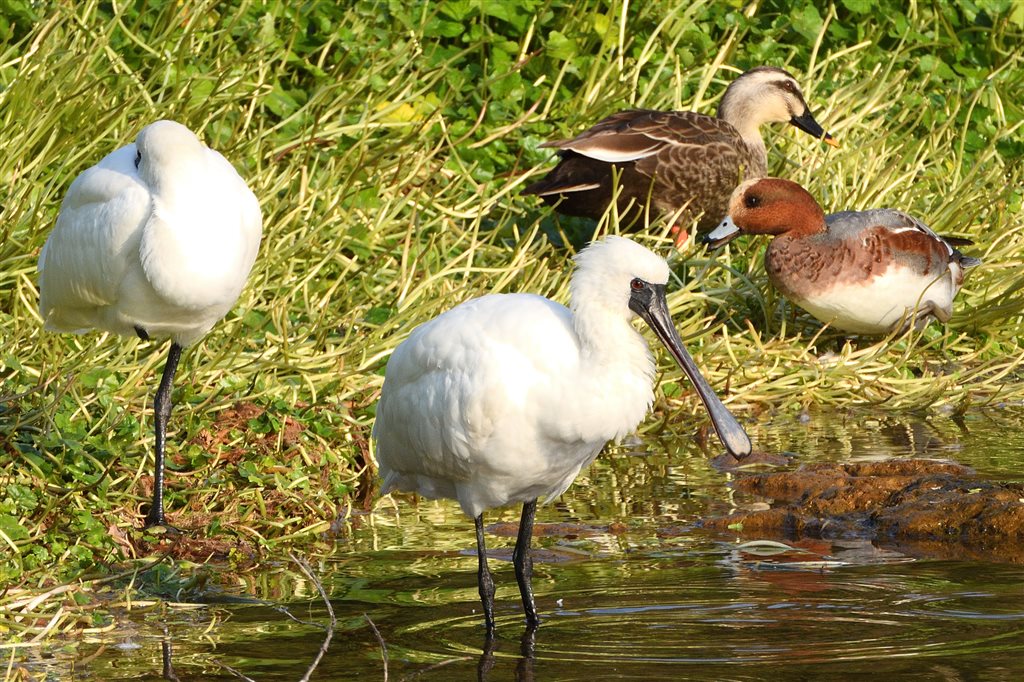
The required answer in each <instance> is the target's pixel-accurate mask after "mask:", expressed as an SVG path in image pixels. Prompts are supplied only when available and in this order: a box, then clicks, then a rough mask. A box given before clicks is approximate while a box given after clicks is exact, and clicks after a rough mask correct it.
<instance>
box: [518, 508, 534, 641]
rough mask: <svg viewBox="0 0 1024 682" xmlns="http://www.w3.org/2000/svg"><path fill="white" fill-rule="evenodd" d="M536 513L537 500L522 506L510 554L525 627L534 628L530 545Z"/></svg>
mask: <svg viewBox="0 0 1024 682" xmlns="http://www.w3.org/2000/svg"><path fill="white" fill-rule="evenodd" d="M536 511H537V500H536V499H533V500H531V501H529V502H527V503H525V504H524V505H523V515H522V517H520V519H519V534H518V536H517V537H516V548H515V550H513V552H512V564H513V565H514V566H515V568H516V582H518V583H519V594H520V595H522V598H523V610H524V611H525V612H526V625H527V627H530V628H536V627H537V625H539V624H540V618H539V617H538V616H537V607H536V605H534V601H533V583H532V581H533V556H532V555H531V554H530V544H531V542H532V541H533V516H534V514H535V513H536Z"/></svg>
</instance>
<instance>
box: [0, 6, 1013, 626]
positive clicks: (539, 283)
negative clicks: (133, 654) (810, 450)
mask: <svg viewBox="0 0 1024 682" xmlns="http://www.w3.org/2000/svg"><path fill="white" fill-rule="evenodd" d="M1022 34H1024V5H1022V4H1021V3H1020V2H1019V1H1016V0H976V1H974V2H970V1H968V0H962V1H961V2H956V3H917V4H912V5H911V6H910V9H907V8H906V7H905V6H904V3H897V2H894V1H892V2H890V1H886V2H882V3H876V2H872V3H868V2H863V1H861V0H841V1H840V2H839V3H837V4H831V5H825V4H821V3H807V2H796V3H782V2H755V3H753V4H744V3H741V2H725V3H720V2H701V1H697V2H692V3H690V2H685V3H682V2H681V3H675V4H674V5H673V4H672V3H636V2H633V3H631V2H627V1H625V0H610V1H602V0H522V1H521V2H517V3H509V2H501V1H498V0H447V1H439V2H418V3H414V2H399V1H398V0H391V1H385V0H380V1H371V0H356V1H355V2H351V3H341V4H338V5H335V4H333V3H284V2H235V1H229V2H199V3H155V4H153V5H152V6H146V7H145V9H144V10H140V9H136V8H134V7H131V6H127V5H123V4H113V5H110V4H106V3H96V2H86V3H55V2H26V1H19V0H0V128H2V130H3V134H2V135H0V177H2V178H3V180H4V186H5V187H6V188H7V191H6V192H5V193H4V194H3V195H2V197H0V477H2V484H0V547H2V550H0V585H3V586H6V589H5V590H2V591H0V633H3V639H4V640H7V641H27V640H29V639H31V638H33V637H36V636H37V635H39V634H40V633H42V632H50V633H59V632H65V633H66V632H73V631H87V630H89V628H93V627H101V626H102V623H105V622H106V621H105V620H104V618H103V617H100V618H99V620H95V619H94V612H93V611H91V610H89V609H78V608H76V604H77V602H76V601H75V597H74V596H71V595H82V594H87V595H94V594H95V593H96V591H97V590H99V589H100V588H99V587H98V586H100V585H104V586H105V585H107V584H108V583H105V582H96V581H98V580H113V579H117V580H122V581H123V583H124V584H127V583H128V581H129V579H130V578H129V577H123V576H122V573H121V572H122V571H124V570H125V568H126V567H131V566H133V565H137V566H140V567H146V566H149V565H150V563H151V562H150V561H149V560H146V559H144V557H147V556H150V555H152V554H153V553H154V552H158V553H159V552H170V553H171V554H172V555H173V556H176V557H188V558H193V559H196V560H199V561H202V560H205V559H207V558H209V557H211V556H217V557H223V558H226V559H227V560H229V561H231V562H233V565H236V566H241V565H244V564H245V563H246V562H249V561H251V560H252V559H253V557H254V556H256V555H257V554H259V553H263V555H267V554H269V555H274V554H275V553H279V552H282V551H283V547H285V546H287V545H288V544H289V543H291V542H294V541H301V542H305V543H308V542H316V541H318V540H320V539H322V538H330V534H331V531H332V527H333V525H334V524H335V522H336V521H337V519H338V518H339V517H342V516H344V515H346V514H347V513H349V510H350V509H351V508H359V507H362V506H366V505H368V504H370V502H371V501H372V494H373V490H372V477H373V470H372V463H371V459H370V455H369V446H368V438H369V430H370V427H371V424H372V419H373V405H374V403H375V401H376V398H377V395H378V393H379V390H380V386H381V382H382V373H383V366H384V363H385V362H386V359H387V357H388V354H389V353H390V351H391V350H392V349H393V348H394V347H395V346H396V345H397V344H398V343H399V342H400V341H401V340H402V339H403V338H404V337H405V335H406V334H407V333H408V332H409V331H410V330H411V329H412V328H413V327H414V326H415V325H416V324H418V323H420V322H422V321H424V320H426V319H429V318H430V317H433V316H434V315H436V314H438V313H440V312H441V311H443V310H445V309H447V308H449V307H451V306H452V305H454V304H455V303H457V302H458V301H461V300H465V299H467V298H470V297H472V296H476V295H480V294H484V293H488V292H504V291H533V292H537V293H541V294H545V295H550V296H553V297H556V298H558V299H560V300H565V299H566V296H567V287H566V284H567V277H566V275H567V273H568V271H569V262H568V256H569V255H570V254H569V253H568V252H567V250H566V249H563V248H560V247H558V246H556V244H555V242H557V241H558V239H557V237H558V236H559V233H561V232H564V233H569V234H577V235H578V234H580V233H581V232H587V231H589V230H592V229H593V226H591V225H588V224H586V223H585V222H583V221H575V220H565V219H559V218H557V217H554V216H553V215H552V214H551V212H550V211H549V210H548V209H546V208H544V207H542V206H541V205H539V203H538V202H536V201H535V198H531V197H521V196H519V194H518V192H519V190H520V189H521V188H522V187H523V186H524V185H525V184H526V183H527V182H528V181H529V179H530V178H531V177H533V176H532V173H534V172H541V171H542V170H543V169H545V168H547V167H549V166H550V165H552V162H551V156H552V155H551V153H550V152H549V151H547V150H542V149H538V145H539V144H540V143H541V142H543V141H544V140H547V139H552V138H559V137H565V136H569V135H572V134H575V133H576V132H578V131H579V130H580V129H582V128H583V127H585V126H587V125H589V124H591V123H593V122H595V121H596V120H597V119H599V118H600V117H602V116H604V115H607V114H609V113H611V112H613V111H616V110H619V109H623V108H627V107H651V108H681V109H695V110H699V111H704V112H709V113H710V112H712V111H713V109H714V107H715V105H716V103H717V98H718V97H719V96H720V95H721V93H722V90H723V89H724V86H725V85H726V84H727V83H728V82H729V81H730V80H731V79H732V78H733V77H734V76H735V74H737V73H738V72H740V71H742V70H744V69H746V68H749V67H752V66H755V65H758V64H771V65H775V66H782V67H785V68H787V69H790V70H791V71H792V72H793V73H794V74H795V75H796V76H797V78H798V80H799V81H800V82H801V83H802V84H803V86H804V90H805V93H806V95H807V97H808V100H809V102H810V105H811V107H812V110H813V111H814V112H815V115H816V117H817V118H818V120H819V121H821V122H822V123H823V124H824V126H825V127H826V129H828V130H829V131H830V132H832V133H833V134H834V135H836V136H837V137H838V138H839V139H840V140H841V142H842V144H843V148H842V149H840V150H828V149H826V148H824V147H823V146H821V145H820V144H819V143H817V142H815V141H813V140H809V139H807V138H806V137H801V136H797V135H793V134H791V132H790V131H788V130H786V131H783V130H771V131H765V132H766V137H767V139H768V141H769V147H770V164H771V168H772V170H773V172H774V173H775V174H778V175H783V176H785V177H789V178H792V179H794V180H797V181H798V182H801V183H802V184H804V185H805V186H806V187H808V189H809V190H810V191H811V192H812V193H813V194H814V195H815V196H817V197H818V198H819V200H820V201H821V203H822V204H823V206H824V207H825V208H826V210H836V209H839V208H867V207H872V206H894V207H899V208H903V209H905V210H908V211H910V212H912V213H914V214H916V215H919V216H921V217H923V218H924V219H925V220H926V221H927V222H929V223H930V224H931V225H932V226H933V227H934V228H935V229H936V230H938V231H939V232H940V233H944V234H953V235H956V236H963V237H969V238H971V239H973V240H975V242H976V244H975V246H973V247H970V248H968V249H966V251H967V252H968V253H970V254H971V255H977V256H980V257H982V258H984V260H985V263H986V264H985V266H984V267H983V268H980V269H979V270H978V271H976V272H974V273H972V275H971V276H970V278H969V280H968V283H967V286H966V288H965V289H964V291H963V292H962V293H961V296H960V298H959V299H958V302H957V304H956V315H955V318H954V320H953V322H952V323H951V324H950V325H948V326H947V327H942V326H938V325H933V326H932V327H930V328H928V329H927V330H925V331H924V332H923V333H920V334H915V333H912V334H908V335H904V336H902V337H898V338H892V339H885V340H870V339H868V340H863V339H860V340H847V339H845V338H844V337H842V336H841V335H839V334H837V333H835V332H833V331H831V330H828V329H825V330H824V331H822V330H821V327H820V325H819V324H817V323H816V322H814V321H813V320H811V319H810V318H808V317H807V316H806V315H804V314H802V313H798V312H796V311H794V310H793V309H792V308H791V307H790V306H788V305H787V304H786V303H785V302H784V301H782V300H781V298H780V297H779V296H778V295H777V294H776V293H775V292H774V291H772V290H771V288H770V286H769V285H768V284H767V282H766V278H765V275H764V271H763V265H762V262H761V256H760V254H761V252H762V251H763V243H759V242H757V241H749V242H744V243H738V244H734V245H733V246H731V247H730V250H729V251H728V252H727V253H725V254H721V255H716V256H714V257H709V256H707V255H706V254H703V253H701V252H700V251H699V250H696V249H693V250H691V251H689V252H687V253H684V254H681V255H679V256H677V257H675V258H674V261H673V262H674V265H675V267H676V271H677V273H678V274H679V277H680V280H679V282H678V283H677V284H678V286H677V291H676V292H675V293H674V294H673V295H672V297H671V302H672V305H673V308H674V312H675V314H676V318H677V322H678V323H679V325H680V328H681V331H682V333H683V335H684V338H687V340H688V342H689V344H690V346H691V349H692V350H693V351H694V355H695V357H696V359H697V361H698V362H699V363H700V364H701V366H702V367H703V368H704V369H705V372H706V375H707V376H708V378H709V380H710V381H711V382H712V383H713V384H714V385H715V386H716V387H718V388H719V389H720V392H721V393H722V394H723V396H724V397H726V398H727V403H728V404H729V405H730V406H731V407H732V408H733V409H735V410H736V411H737V413H738V414H739V415H741V417H743V418H744V419H748V420H754V419H756V418H757V417H758V416H759V415H760V414H762V413H764V412H770V411H775V410H798V409H815V408H816V407H821V406H832V405H840V404H870V405H878V406H879V407H880V409H882V408H884V409H924V408H928V407H933V406H937V407H939V408H941V409H943V410H954V411H955V410H965V409H968V408H970V407H972V406H976V405H982V404H985V403H986V402H989V401H1020V400H1021V399H1022V398H1024V383H1022V378H1024V377H1022V374H1024V372H1022V370H1021V369H1020V361H1021V359H1022V357H1024V348H1022V338H1021V326H1022V317H1024V294H1022V293H1021V288H1022V285H1024V274H1022V270H1021V264H1022V257H1024V222H1022V219H1021V204H1022V202H1024V189H1022V187H1024V170H1022V166H1021V156H1022V155H1024V135H1022V125H1024V111H1022V101H1021V98H1020V96H1019V93H1020V92H1022V91H1024V75H1022V74H1024V63H1022V49H1021V45H1022V44H1024V43H1022V38H1024V35H1022ZM158 118H174V119H176V120H178V121H180V122H182V123H184V124H186V125H188V126H189V127H191V128H192V129H194V130H196V131H197V132H198V133H199V135H200V136H201V138H202V139H204V140H205V141H206V143H207V144H209V145H210V146H211V147H214V148H216V149H218V150H219V151H221V152H222V153H223V154H224V155H225V156H226V157H227V158H228V159H229V160H230V161H232V162H233V163H234V164H235V166H236V167H237V168H238V169H239V172H240V173H241V174H242V175H243V177H245V178H246V179H247V180H248V181H249V183H250V185H251V187H252V188H253V190H254V192H255V193H256V194H257V196H258V197H259V198H260V200H261V204H262V207H263V213H264V230H265V234H264V241H263V244H262V247H261V251H260V257H259V260H258V261H257V265H256V267H255V269H254V272H253V275H252V278H251V280H250V283H249V285H248V287H247V288H246V290H245V291H244V293H243V294H242V298H241V300H240V302H239V304H238V305H237V306H236V308H235V310H234V311H233V312H232V313H231V314H230V315H229V316H228V318H227V319H226V320H224V321H223V322H222V323H220V324H218V325H217V326H216V327H215V328H214V330H213V332H211V334H210V335H209V336H208V337H207V338H206V339H204V340H203V341H202V342H201V343H199V344H197V345H196V346H195V347H194V348H191V349H189V350H188V351H187V353H186V355H185V359H184V364H183V371H182V372H181V373H180V375H179V376H180V377H181V380H180V381H179V388H178V390H177V391H176V392H175V396H174V399H175V403H176V407H175V411H174V413H173V416H172V418H171V422H170V428H171V429H172V435H171V441H172V444H171V447H170V460H169V471H168V499H167V504H168V511H169V515H170V519H171V520H172V522H175V523H177V524H178V525H181V526H183V527H186V528H197V529H199V530H198V531H197V533H196V537H192V538H189V539H188V541H182V542H179V543H178V544H174V543H173V542H172V541H168V540H164V539H161V538H159V537H157V538H154V537H152V536H150V535H148V534H142V533H141V532H140V531H138V530H136V527H137V526H138V525H139V524H140V520H141V514H140V507H141V505H143V504H144V503H145V502H146V500H147V496H148V494H149V492H150V490H151V485H152V481H151V479H150V467H151V464H150V456H151V449H152V436H151V432H152V405H151V400H152V393H153V390H154V388H155V382H156V381H157V378H158V377H159V371H160V370H161V368H162V363H163V357H164V355H165V347H164V345H163V344H160V343H158V342H151V343H145V342H141V341H138V340H133V339H113V338H110V337H108V336H106V335H101V334H95V333H94V334H89V335H84V336H72V335H55V334H49V333H44V332H43V331H42V324H41V320H40V318H39V314H38V311H37V308H36V303H37V300H38V294H37V289H36V281H37V277H36V272H35V264H36V260H37V258H38V254H39V249H40V248H41V247H42V244H43V243H44V241H45V239H46V236H47V234H48V231H49V229H50V227H51V226H52V225H53V223H54V220H55V218H56V215H57V211H58V209H59V205H60V200H61V197H62V196H63V193H64V192H65V191H66V189H67V187H68V185H69V184H70V183H71V181H72V180H73V178H74V177H75V176H76V175H77V174H78V173H80V172H81V171H82V170H84V169H85V168H87V167H88V166H90V165H92V164H94V163H96V162H97V161H98V160H99V159H100V158H102V157H103V156H104V155H105V154H106V153H108V152H109V151H111V150H113V149H114V148H116V147H117V146H120V145H122V144H124V143H126V142H128V141H130V140H131V139H133V138H134V136H135V134H136V133H137V132H138V130H139V129H140V128H141V127H142V126H143V125H145V124H146V123H148V122H151V121H153V120H156V119H158ZM600 229H601V230H602V231H614V230H615V227H614V225H609V224H607V223H604V224H602V225H601V226H600ZM667 232H668V226H667V225H662V224H658V225H655V226H653V227H652V230H651V232H650V233H649V234H647V235H645V236H643V237H642V240H643V241H644V242H645V243H646V244H648V245H649V246H651V247H652V248H656V249H659V250H661V251H662V252H665V253H668V252H669V250H670V244H671V239H670V238H669V237H668V236H667ZM546 236H547V237H555V238H556V239H554V240H550V239H548V238H547V237H546ZM660 362H661V363H662V369H663V370H664V374H665V376H666V389H667V390H665V391H664V392H662V393H661V396H662V397H661V398H660V399H659V402H658V404H657V406H656V407H657V410H658V412H659V417H660V418H659V419H651V420H650V421H649V422H648V424H647V425H646V426H645V428H647V429H661V428H666V427H667V428H673V429H679V430H681V431H692V430H694V429H696V428H697V427H698V426H700V425H701V423H702V422H701V420H702V419H703V417H702V416H701V414H700V409H699V403H698V402H697V401H696V400H695V398H694V396H693V395H692V393H691V392H690V391H689V390H688V387H687V386H686V385H680V384H677V383H676V382H677V381H678V370H676V369H675V368H674V367H673V366H672V365H671V360H670V359H668V358H661V359H660ZM153 570H154V569H150V570H149V573H152V572H153ZM118 576H122V577H118ZM150 582H152V581H150ZM135 584H136V585H137V586H138V585H139V584H143V585H148V584H150V583H148V582H146V581H143V582H142V583H135ZM90 585H91V586H92V587H89V586H90ZM94 588H95V589H94ZM103 589H106V588H105V587H104V588H103ZM35 594H42V595H44V596H46V597H47V598H40V599H39V600H38V601H36V600H35V599H33V598H30V597H29V596H26V595H35ZM91 599H92V597H91V596H90V597H89V599H86V600H85V601H91ZM58 608H61V609H64V610H62V611H61V612H60V613H59V614H58V612H57V610H58ZM55 614H56V617H55Z"/></svg>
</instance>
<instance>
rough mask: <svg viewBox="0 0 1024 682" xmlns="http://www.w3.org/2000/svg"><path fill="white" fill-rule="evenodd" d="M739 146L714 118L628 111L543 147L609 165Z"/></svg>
mask: <svg viewBox="0 0 1024 682" xmlns="http://www.w3.org/2000/svg"><path fill="white" fill-rule="evenodd" d="M715 142H723V143H726V144H740V143H741V142H742V140H741V138H740V136H739V133H737V132H736V129H735V128H733V127H732V126H731V125H729V124H728V123H726V122H725V121H722V120H720V119H717V118H713V117H711V116H705V115H703V114H698V113H695V112H692V111H651V110H649V109H631V110H629V111H620V112H618V113H617V114H612V115H611V116H609V117H608V118H605V119H603V120H601V121H600V122H598V123H597V124H595V125H594V126H593V127H591V128H589V129H588V130H585V131H583V132H582V133H580V134H579V135H577V136H576V137H574V138H572V139H571V140H558V141H554V142H546V143H544V144H542V145H541V146H542V147H550V148H555V149H561V150H571V151H574V152H576V153H577V154H581V155H583V156H587V157H589V158H592V159H595V160H598V161H605V162H609V163H623V162H626V161H636V160H638V159H642V158H646V157H649V156H651V155H653V154H656V153H658V152H659V151H661V150H663V149H665V148H666V147H671V146H675V145H706V144H713V143H715Z"/></svg>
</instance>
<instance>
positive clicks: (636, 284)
mask: <svg viewBox="0 0 1024 682" xmlns="http://www.w3.org/2000/svg"><path fill="white" fill-rule="evenodd" d="M645 286H647V282H645V281H643V280H642V279H640V278H639V277H635V278H633V281H632V282H630V283H629V287H630V288H631V289H632V290H633V291H640V290H641V289H643V288H644V287H645Z"/></svg>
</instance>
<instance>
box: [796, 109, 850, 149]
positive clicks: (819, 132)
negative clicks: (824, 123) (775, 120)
mask: <svg viewBox="0 0 1024 682" xmlns="http://www.w3.org/2000/svg"><path fill="white" fill-rule="evenodd" d="M789 122H790V123H791V124H792V125H793V126H795V127H797V128H799V129H800V130H802V131H804V132H805V133H807V134H808V135H811V136H812V137H817V138H819V139H820V140H821V141H822V142H824V143H825V144H828V145H831V146H833V147H838V146H839V143H838V142H837V141H836V139H835V138H834V137H832V136H831V135H829V134H828V133H826V132H825V129H824V128H822V127H821V126H820V125H819V124H818V122H817V121H815V120H814V116H812V115H811V110H810V109H808V110H807V111H805V112H804V113H802V114H800V115H799V116H794V117H793V118H791V119H789Z"/></svg>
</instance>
